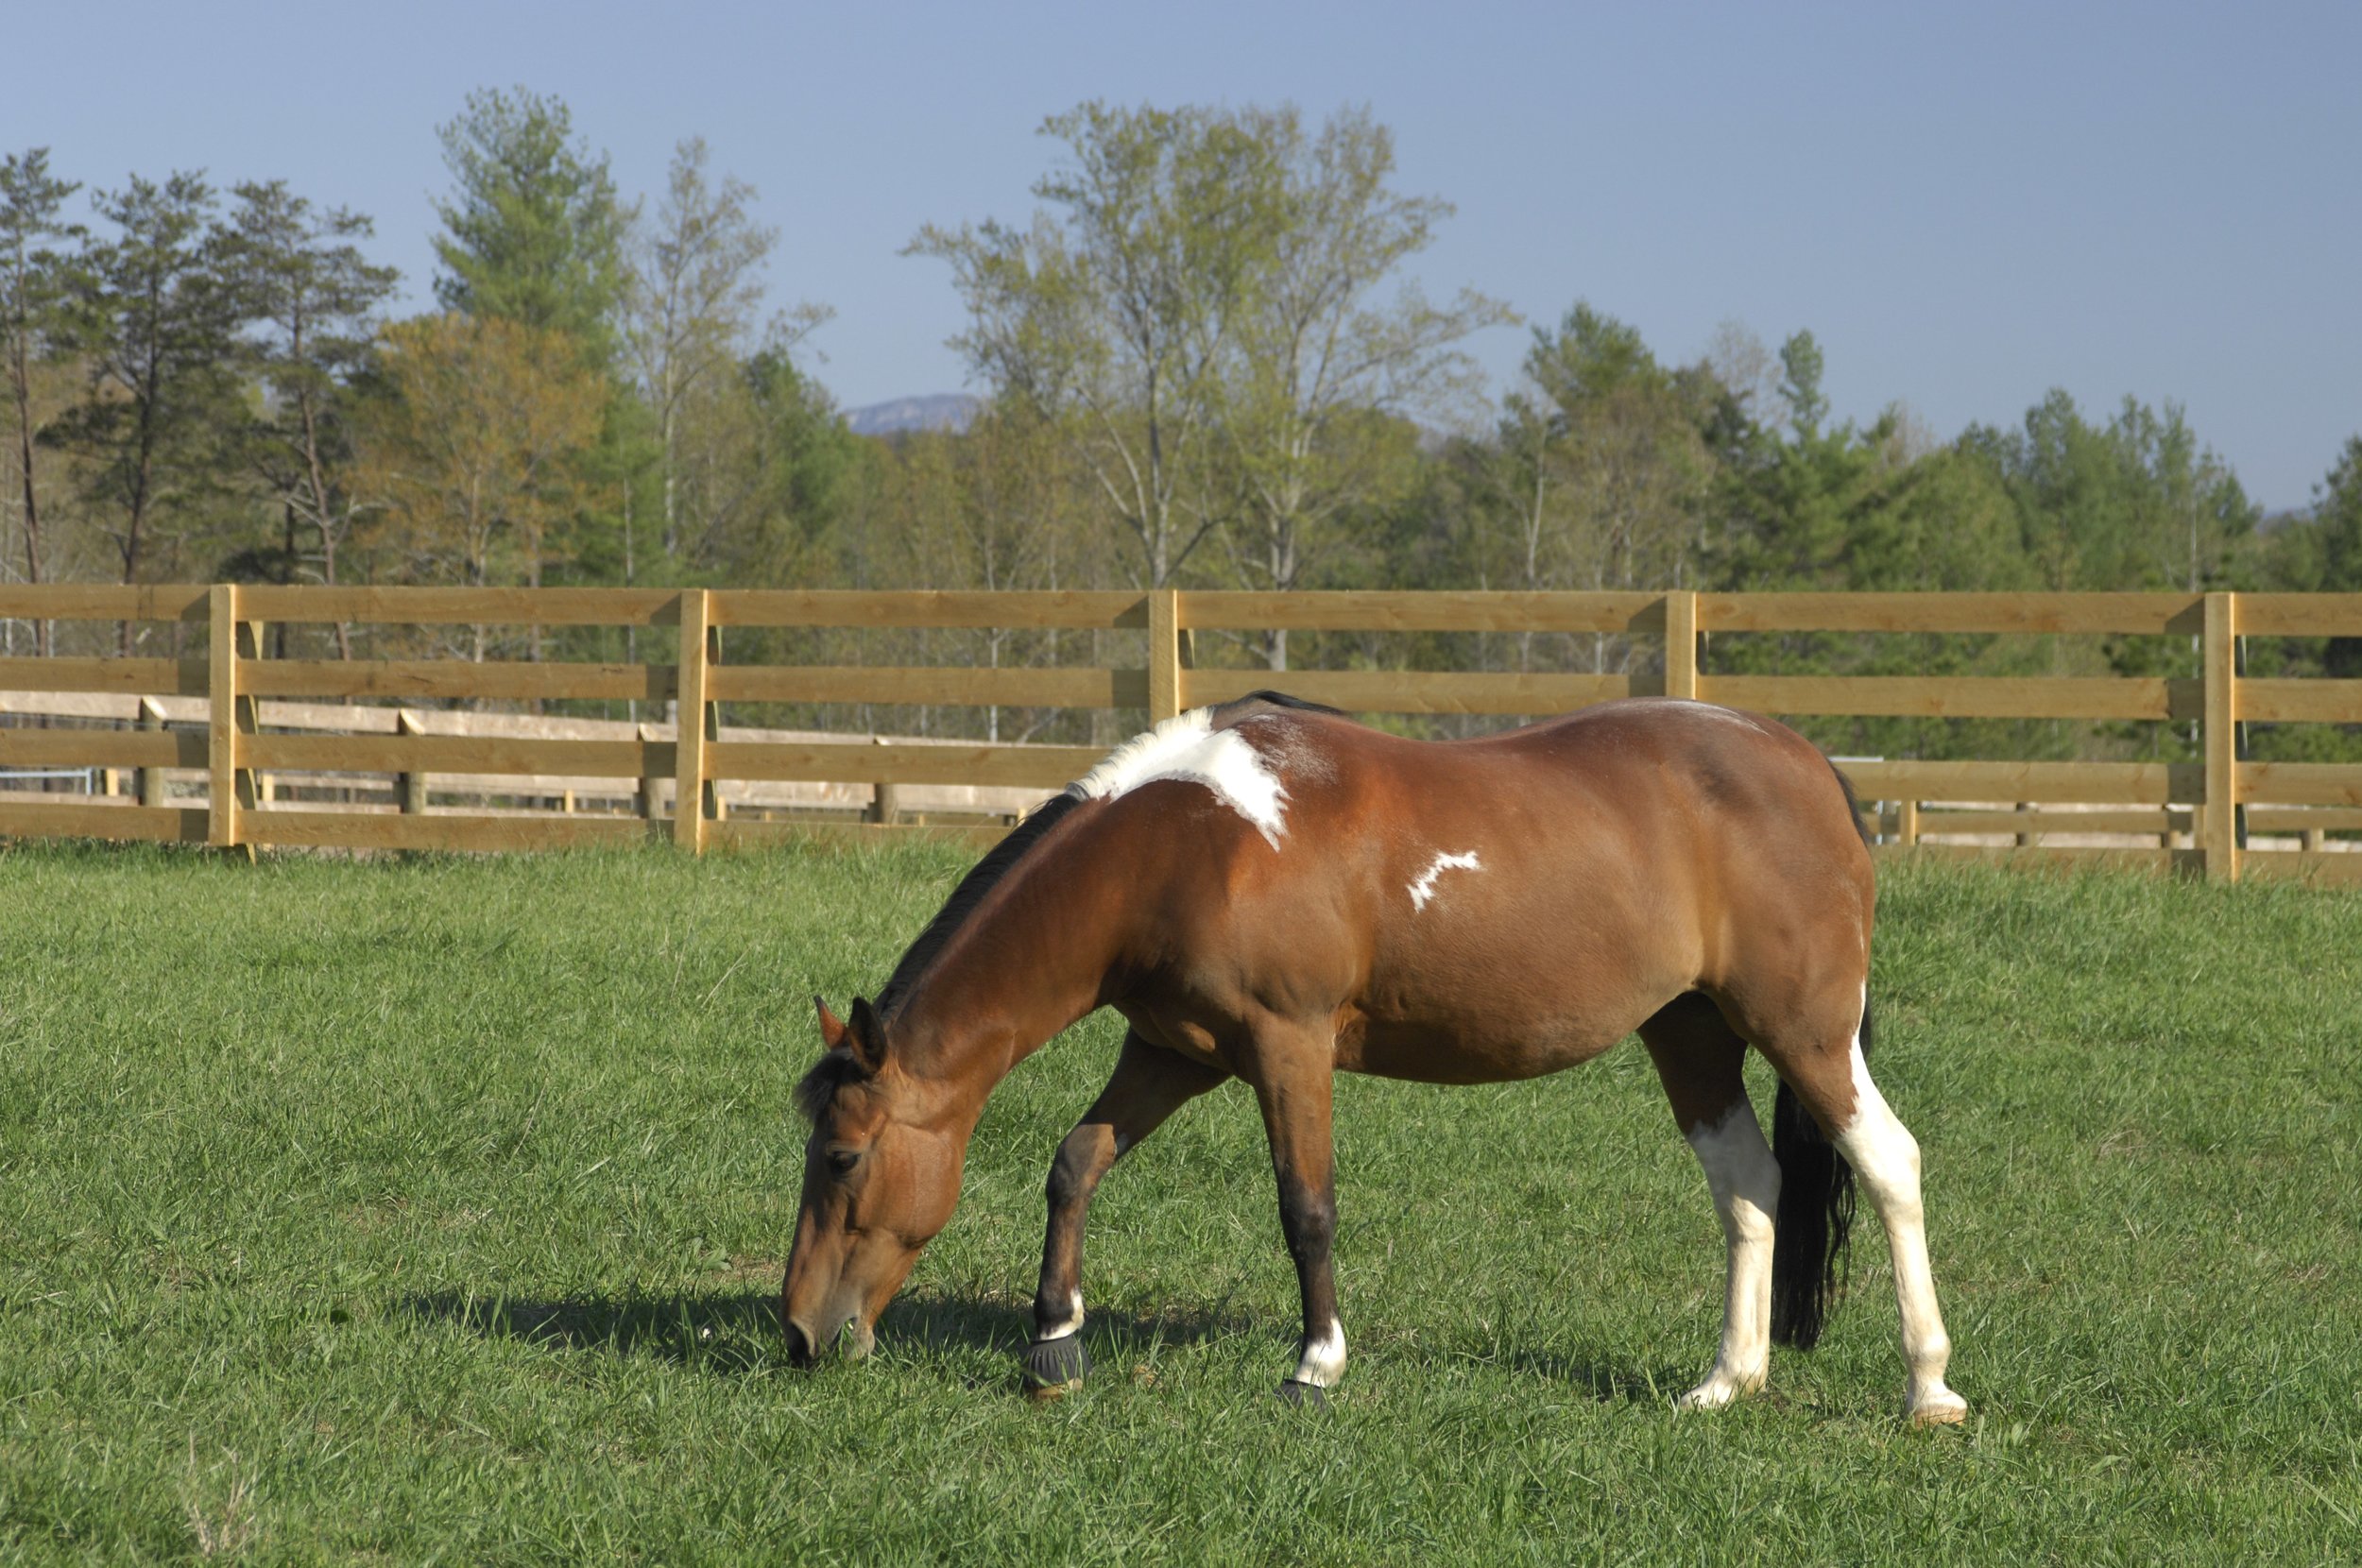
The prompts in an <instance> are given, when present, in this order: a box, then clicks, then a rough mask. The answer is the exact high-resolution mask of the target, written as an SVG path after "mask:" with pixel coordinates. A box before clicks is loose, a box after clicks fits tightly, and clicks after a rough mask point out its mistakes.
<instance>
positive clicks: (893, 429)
mask: <svg viewBox="0 0 2362 1568" xmlns="http://www.w3.org/2000/svg"><path fill="white" fill-rule="evenodd" d="M982 406H984V405H983V404H982V403H981V402H979V401H977V400H976V399H974V398H971V397H969V396H968V395H967V393H965V392H937V393H933V394H932V395H931V396H928V397H924V398H897V399H895V400H894V401H892V402H882V403H871V404H869V405H868V406H866V407H864V408H848V409H847V410H846V411H845V425H846V428H847V429H848V430H850V431H851V432H852V433H853V434H854V435H899V434H900V433H902V432H903V431H907V430H966V429H967V422H968V421H969V420H970V419H973V418H976V410H977V409H979V408H981V407H982Z"/></svg>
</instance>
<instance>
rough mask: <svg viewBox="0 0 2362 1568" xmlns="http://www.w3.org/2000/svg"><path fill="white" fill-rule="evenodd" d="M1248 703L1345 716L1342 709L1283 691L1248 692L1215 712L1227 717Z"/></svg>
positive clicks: (1302, 711) (1337, 717) (1336, 716)
mask: <svg viewBox="0 0 2362 1568" xmlns="http://www.w3.org/2000/svg"><path fill="white" fill-rule="evenodd" d="M1250 703H1261V704H1263V705H1264V706H1266V707H1289V708H1293V709H1295V710H1296V711H1297V712H1299V713H1326V714H1327V715H1329V716H1330V717H1331V718H1336V719H1342V718H1344V716H1345V710H1344V708H1342V707H1329V706H1328V705H1327V704H1326V703H1316V702H1312V701H1310V700H1309V699H1308V698H1304V697H1292V696H1290V695H1288V693H1287V692H1285V691H1250V692H1248V693H1247V694H1246V695H1245V696H1243V697H1241V698H1239V699H1237V700H1236V701H1234V702H1226V703H1224V704H1223V705H1222V707H1220V708H1218V709H1216V711H1217V712H1220V713H1223V714H1225V715H1227V714H1228V713H1229V712H1231V711H1232V710H1233V709H1236V708H1241V707H1246V706H1247V705H1248V704H1250Z"/></svg>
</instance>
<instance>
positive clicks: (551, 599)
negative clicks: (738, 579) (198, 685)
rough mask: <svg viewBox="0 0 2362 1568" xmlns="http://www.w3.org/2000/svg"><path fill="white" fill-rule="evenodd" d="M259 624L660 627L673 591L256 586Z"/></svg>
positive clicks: (250, 606)
mask: <svg viewBox="0 0 2362 1568" xmlns="http://www.w3.org/2000/svg"><path fill="white" fill-rule="evenodd" d="M241 592H242V594H243V597H242V599H241V600H240V603H241V604H243V605H245V606H246V608H245V611H244V613H245V614H247V615H249V616H251V617H253V618H254V619H255V620H257V621H295V622H321V621H352V622H367V623H374V624H383V625H405V626H472V625H488V626H656V625H663V624H666V623H668V622H671V620H672V619H673V616H674V606H675V605H676V602H677V601H678V599H679V595H678V594H677V593H676V592H675V591H674V590H672V589H671V588H328V587H324V586H320V585H317V584H307V585H303V586H300V587H272V586H269V585H265V584H258V585H252V586H248V587H246V588H243V589H241Z"/></svg>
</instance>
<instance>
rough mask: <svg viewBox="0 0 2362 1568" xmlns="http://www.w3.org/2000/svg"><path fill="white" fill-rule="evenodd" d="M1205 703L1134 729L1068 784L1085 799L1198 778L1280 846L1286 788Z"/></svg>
mask: <svg viewBox="0 0 2362 1568" xmlns="http://www.w3.org/2000/svg"><path fill="white" fill-rule="evenodd" d="M1213 723H1214V712H1213V709H1212V708H1209V707H1193V708H1191V709H1190V711H1188V712H1187V713H1182V714H1177V715H1175V716H1174V717H1172V718H1170V719H1167V720H1166V721H1165V722H1164V723H1162V724H1158V725H1157V726H1156V727H1155V729H1152V730H1150V731H1148V732H1147V733H1146V734H1145V735H1136V736H1134V737H1133V738H1132V739H1131V740H1129V741H1125V742H1124V743H1123V744H1121V746H1118V747H1117V748H1116V749H1115V750H1114V751H1112V752H1110V753H1108V754H1107V758H1106V759H1105V760H1104V761H1103V762H1101V763H1100V764H1099V766H1097V767H1095V768H1093V769H1092V770H1091V771H1090V772H1088V773H1087V774H1085V775H1083V776H1082V777H1080V778H1078V779H1076V780H1075V781H1074V782H1073V783H1071V784H1070V785H1068V786H1067V791H1068V793H1070V794H1074V795H1079V796H1081V797H1082V798H1083V799H1085V800H1113V799H1114V798H1115V797H1116V796H1118V795H1121V794H1129V793H1131V792H1133V791H1134V790H1137V789H1138V788H1139V787H1140V786H1141V785H1143V784H1154V783H1156V782H1158V781H1159V780H1162V779H1168V778H1171V779H1181V780H1185V781H1187V782H1190V783H1193V784H1203V785H1205V786H1206V787H1207V789H1209V790H1211V791H1213V792H1214V793H1215V794H1216V795H1217V796H1218V797H1220V798H1221V800H1222V803H1223V804H1224V805H1225V806H1227V807H1229V808H1230V809H1231V810H1234V811H1236V812H1238V813H1239V815H1241V816H1242V817H1244V818H1246V820H1247V821H1249V822H1251V823H1253V824H1254V825H1255V827H1256V830H1257V831H1258V832H1259V833H1261V834H1262V835H1263V840H1264V842H1265V843H1267V844H1270V845H1271V846H1272V847H1273V848H1274V849H1276V848H1278V847H1279V836H1280V835H1281V834H1282V833H1285V832H1286V831H1287V830H1288V825H1287V821H1286V813H1287V806H1288V792H1287V789H1286V787H1285V786H1283V785H1282V784H1281V783H1280V782H1279V775H1276V774H1275V773H1273V772H1272V770H1271V769H1270V767H1269V766H1267V765H1266V764H1265V762H1264V760H1263V757H1262V754H1261V753H1260V752H1258V751H1257V750H1256V749H1255V748H1254V747H1253V746H1251V745H1249V744H1247V741H1246V738H1245V737H1244V736H1242V735H1241V734H1240V733H1239V732H1238V731H1237V730H1235V729H1220V730H1218V729H1216V728H1214V727H1213Z"/></svg>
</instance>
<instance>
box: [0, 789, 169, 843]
mask: <svg viewBox="0 0 2362 1568" xmlns="http://www.w3.org/2000/svg"><path fill="white" fill-rule="evenodd" d="M209 821H210V819H209V817H208V814H207V813H206V812H205V811H203V810H186V809H183V808H180V807H174V806H99V805H94V804H92V803H91V802H89V801H87V800H81V801H73V802H67V803H57V802H51V801H45V800H42V799H41V797H39V796H37V795H31V794H26V795H25V796H19V795H18V794H17V793H15V792H13V791H10V792H7V793H0V838H23V839H122V840H140V841H144V842H147V843H155V844H203V843H204V842H205V832H206V828H207V827H208V825H209Z"/></svg>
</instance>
